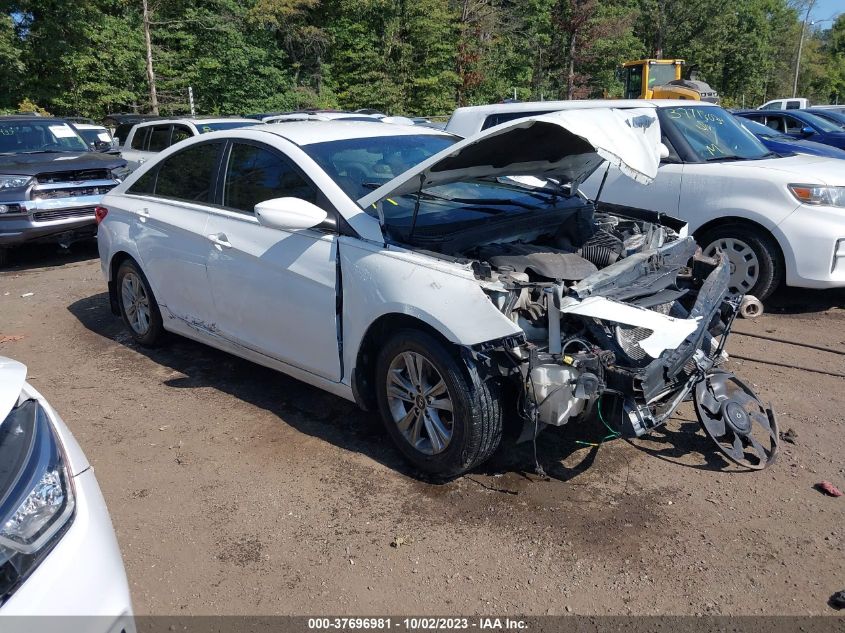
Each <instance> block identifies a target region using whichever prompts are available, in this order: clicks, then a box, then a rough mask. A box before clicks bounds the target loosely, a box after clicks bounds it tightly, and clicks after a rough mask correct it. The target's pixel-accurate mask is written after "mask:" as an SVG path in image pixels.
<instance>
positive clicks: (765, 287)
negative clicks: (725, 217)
mask: <svg viewBox="0 0 845 633" xmlns="http://www.w3.org/2000/svg"><path fill="white" fill-rule="evenodd" d="M724 240H739V241H740V242H744V243H745V244H747V245H748V246H749V247H750V249H751V250H752V251H753V253H754V255H755V256H756V258H757V262H758V264H759V266H758V271H757V279H756V282H755V283H754V284H753V285H751V287H750V288H749V287H733V288H732V290H734V291H735V292H741V293H743V294H749V295H754V296H755V297H757V298H758V299H760V300H761V301H762V300H764V299H766V298H767V297H768V296H769V295H771V294H772V293H773V292H774V291H775V290H777V288H778V287H779V286H780V285H781V283H782V282H783V278H784V270H783V259H782V256H781V252H780V248H779V247H778V245H777V242H775V240H774V238H773V237H772V236H771V235H769V233H767V232H766V231H765V229H755V228H754V227H751V226H748V225H746V224H738V223H728V224H725V225H724V226H719V227H716V228H713V229H710V230H709V231H707V232H705V233H702V234H701V235H700V236H699V239H698V242H699V244H700V245H701V248H702V249H703V250H704V252H705V254H709V251H710V249H711V247H712V246H713V245H714V244H716V243H717V242H720V241H722V242H724ZM725 254H726V255H728V258H730V257H731V252H726V253H725Z"/></svg>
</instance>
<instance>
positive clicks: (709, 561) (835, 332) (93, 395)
mask: <svg viewBox="0 0 845 633" xmlns="http://www.w3.org/2000/svg"><path fill="white" fill-rule="evenodd" d="M30 292H31V293H34V294H33V295H32V296H29V297H22V296H21V295H24V294H26V293H30ZM843 326H845V292H841V291H836V292H789V293H785V294H783V295H781V296H780V297H777V298H776V301H775V305H774V306H771V311H770V312H769V313H767V315H765V316H763V317H761V318H759V319H757V320H754V321H739V322H738V323H737V326H736V330H738V331H741V332H748V333H756V334H761V335H765V336H772V337H777V338H782V339H785V340H790V341H795V342H796V343H805V344H814V345H820V346H824V347H828V348H830V349H831V350H838V351H839V353H838V354H835V353H829V352H823V351H820V350H816V349H810V348H807V347H800V346H793V345H786V344H783V343H776V342H768V341H761V340H759V339H756V338H751V337H748V336H741V335H735V336H734V337H733V338H732V340H731V342H730V344H729V346H728V351H729V352H732V353H734V354H737V355H742V356H746V357H749V358H754V359H757V360H755V361H748V360H733V361H731V364H730V366H731V367H732V368H733V369H734V370H735V371H737V372H738V373H739V374H740V375H741V376H742V377H744V378H746V379H748V380H749V381H750V382H751V383H752V384H754V385H755V387H756V388H757V389H758V390H759V393H760V394H761V396H762V397H763V399H764V400H770V401H771V402H772V403H773V405H774V407H775V410H776V411H777V413H778V416H779V422H780V425H781V430H786V429H787V428H792V429H794V430H795V432H797V434H798V437H797V440H796V443H795V444H794V445H792V444H787V443H783V444H782V445H781V453H780V458H779V460H778V462H777V463H776V464H775V465H774V466H772V467H771V468H769V469H767V470H765V471H762V472H751V473H749V472H741V471H739V470H738V469H735V468H732V467H730V466H728V465H727V464H726V463H725V462H724V461H723V460H722V459H721V458H719V457H718V456H717V454H716V453H715V451H714V450H713V449H711V445H710V444H709V442H708V441H707V440H706V439H705V437H704V435H703V434H702V433H701V432H700V431H699V430H698V424H697V422H695V415H694V413H693V412H692V410H691V408H689V407H688V406H685V407H684V408H682V409H681V411H680V413H679V414H678V415H677V416H676V417H675V419H674V420H673V421H672V422H671V423H670V424H669V425H668V427H667V428H666V429H665V430H664V431H663V432H660V433H657V434H655V435H653V436H651V437H647V438H641V439H639V440H636V441H633V442H631V443H628V442H625V441H622V440H615V441H612V442H608V443H606V444H604V445H602V446H600V447H599V448H591V447H584V446H581V445H578V444H576V443H575V441H576V440H595V439H597V438H600V437H601V436H602V428H601V427H600V426H599V425H596V426H593V425H589V426H586V425H581V426H577V425H571V426H570V427H565V428H564V429H562V430H553V431H551V432H549V433H547V434H545V435H544V436H541V438H542V443H541V448H540V457H541V460H542V462H543V463H544V465H545V466H546V468H547V470H548V472H549V474H550V475H551V478H550V479H549V480H541V479H540V478H538V477H537V476H536V475H534V474H533V460H532V458H531V451H530V446H526V447H514V446H513V445H512V443H507V444H506V445H505V446H504V448H503V450H501V451H500V452H499V453H498V454H497V456H496V457H495V458H494V460H493V462H492V463H490V464H488V465H486V466H484V467H483V468H482V470H480V471H479V472H476V473H473V474H471V475H469V476H466V477H463V478H461V479H459V480H457V481H454V482H452V483H449V484H445V485H433V484H427V483H423V482H421V481H419V480H418V479H416V478H415V477H414V476H413V474H412V473H410V472H409V471H408V469H407V468H406V467H405V465H404V462H402V461H401V460H400V458H399V456H398V454H397V452H396V451H395V450H393V448H392V447H391V445H390V443H389V441H388V440H387V437H386V435H385V434H384V433H383V432H382V429H381V427H380V422H379V421H378V420H377V419H376V417H375V416H374V415H371V414H367V413H363V412H361V411H359V410H358V409H357V408H356V407H355V406H354V405H352V404H350V403H348V402H345V401H343V400H340V399H338V398H335V397H333V396H330V395H328V394H325V393H323V392H321V391H318V390H317V389H314V388H312V387H309V386H307V385H304V384H302V383H300V382H297V381H295V380H293V379H290V378H287V377H286V376H284V375H282V374H278V373H275V372H273V371H270V370H267V369H264V368H262V367H259V366H256V365H253V364H251V363H248V362H246V361H242V360H239V359H237V358H235V357H233V356H228V355H226V354H223V353H221V352H217V351H215V350H212V349H211V348H208V347H205V346H202V345H199V344H196V343H193V342H190V341H187V340H184V339H174V340H173V341H172V342H171V344H170V345H169V346H167V347H165V348H161V349H157V350H152V351H151V350H146V349H141V348H138V347H137V346H135V345H134V344H133V343H132V342H131V340H130V338H129V336H128V335H127V334H126V333H125V332H124V329H123V325H122V323H121V322H120V321H119V319H117V318H116V317H114V316H112V315H111V313H110V311H109V307H108V299H107V296H106V292H105V283H104V281H103V279H102V277H101V275H100V268H99V261H98V260H97V259H96V246H95V245H91V244H81V245H77V246H75V247H74V249H73V250H72V251H71V252H70V253H64V254H56V252H55V250H53V249H52V248H44V249H30V250H26V251H23V252H21V253H20V254H18V257H17V259H16V262H15V264H14V265H13V266H12V267H11V268H9V269H7V270H4V271H2V272H0V340H2V335H7V336H10V335H11V336H22V337H23V338H21V339H19V340H12V341H7V342H4V343H0V355H4V356H11V357H12V358H15V359H17V360H20V361H22V362H24V363H26V364H27V365H28V366H29V373H30V380H31V382H32V383H33V384H34V385H35V386H36V387H37V388H38V389H39V390H40V391H41V392H42V393H43V394H44V395H45V396H46V397H47V398H48V399H49V401H50V402H51V404H52V405H53V406H54V407H55V408H56V409H57V410H58V411H59V412H60V413H61V415H62V416H63V417H64V419H65V421H66V422H67V424H68V426H69V427H70V428H71V430H72V431H73V433H74V434H75V436H76V438H77V439H78V440H79V443H80V444H81V445H82V447H83V449H84V450H85V452H86V454H87V456H88V458H89V460H90V461H91V463H92V464H93V466H94V468H95V470H96V473H97V478H98V480H99V482H100V486H101V487H102V489H103V493H104V495H105V497H106V501H107V502H108V505H109V510H110V511H111V516H112V520H113V522H114V525H115V528H116V530H117V536H118V540H119V541H120V545H121V549H122V551H123V557H124V560H125V562H126V570H127V573H128V576H129V583H130V588H131V591H132V595H133V601H134V606H135V610H136V612H137V613H138V614H183V615H188V614H191V615H194V614H315V615H324V614H327V613H331V614H440V615H453V614H467V615H468V614H474V613H485V614H489V613H495V614H497V615H508V614H514V615H516V614H526V615H529V614H530V615H542V614H546V613H551V614H558V613H566V612H574V613H585V614H665V613H672V614H693V613H703V614H794V615H805V614H832V613H834V612H833V611H832V610H831V609H830V607H828V606H827V604H826V603H827V599H828V597H829V596H830V595H831V594H832V593H833V592H835V591H838V590H840V589H843V588H845V569H844V568H843V564H842V563H843V543H845V521H843V517H845V497H842V498H839V499H834V498H830V497H826V496H823V495H822V494H820V493H819V492H817V491H815V490H814V489H813V485H814V484H815V483H817V482H819V481H821V480H825V479H827V480H830V481H832V482H833V483H834V484H835V485H837V486H838V487H840V488H845V460H843V457H842V456H843V451H844V450H845V414H843V410H845V394H844V393H843V388H844V387H845V379H843V378H842V377H837V376H832V375H828V374H824V373H812V372H809V371H805V370H801V369H798V367H804V368H811V369H815V370H820V371H823V372H824V371H826V372H832V373H839V374H842V373H843V372H845V362H843V361H845V357H844V356H843V355H842V354H843V350H845V327H843ZM760 360H764V361H765V360H767V361H773V362H776V363H784V364H787V365H791V366H792V367H780V366H776V365H771V364H766V363H762V362H757V361H760Z"/></svg>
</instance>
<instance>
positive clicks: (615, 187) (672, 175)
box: [581, 164, 684, 217]
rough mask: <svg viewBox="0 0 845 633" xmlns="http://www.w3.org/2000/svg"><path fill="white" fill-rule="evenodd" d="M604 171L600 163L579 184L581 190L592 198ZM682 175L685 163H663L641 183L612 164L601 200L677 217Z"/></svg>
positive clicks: (596, 191)
mask: <svg viewBox="0 0 845 633" xmlns="http://www.w3.org/2000/svg"><path fill="white" fill-rule="evenodd" d="M604 172H605V167H604V166H602V167H601V168H599V169H597V170H596V171H595V172H593V175H592V176H590V177H589V178H588V179H587V180H586V181H585V182H584V184H582V185H581V191H582V192H584V194H585V195H586V196H587V197H589V198H595V196H596V194H597V193H598V190H599V186H600V185H601V180H602V177H603V176H604ZM683 177H684V165H681V164H662V165H660V167H659V168H658V170H657V178H655V179H654V181H653V182H652V183H651V184H649V185H641V184H640V183H638V182H635V181H634V180H632V179H631V178H628V177H627V176H626V175H624V174H623V173H622V172H621V171H619V170H618V169H616V168H614V167H612V168H611V169H610V171H609V172H608V174H607V181H606V182H605V184H604V188H603V189H602V191H601V196H600V200H602V201H604V202H610V203H613V204H624V205H627V206H629V207H638V208H640V209H649V210H651V211H657V212H659V213H665V214H667V215H671V216H674V217H680V215H679V209H678V202H679V199H680V195H681V182H682V180H683Z"/></svg>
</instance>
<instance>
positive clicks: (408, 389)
mask: <svg viewBox="0 0 845 633" xmlns="http://www.w3.org/2000/svg"><path fill="white" fill-rule="evenodd" d="M386 387H387V404H388V407H389V409H390V413H391V416H392V417H393V421H394V423H395V424H396V426H397V428H398V429H399V432H400V433H401V434H402V436H403V437H404V438H405V440H407V442H408V443H409V444H410V445H411V446H413V447H414V448H415V449H416V450H418V451H420V452H421V453H424V454H426V455H436V454H438V453H442V452H443V451H444V450H446V448H447V447H448V446H449V443H450V442H451V441H452V433H453V430H454V408H453V402H452V398H451V396H450V394H449V389H448V387H447V386H446V382H445V381H444V380H443V377H442V376H441V375H440V372H439V371H437V368H436V367H435V366H434V365H433V364H432V363H431V362H430V361H429V360H428V359H427V358H426V357H425V356H423V355H422V354H418V353H417V352H410V351H406V352H402V353H401V354H398V355H397V356H396V357H395V358H394V359H393V362H391V363H390V367H389V368H388V371H387V385H386Z"/></svg>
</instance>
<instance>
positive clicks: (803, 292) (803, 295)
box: [765, 288, 845, 315]
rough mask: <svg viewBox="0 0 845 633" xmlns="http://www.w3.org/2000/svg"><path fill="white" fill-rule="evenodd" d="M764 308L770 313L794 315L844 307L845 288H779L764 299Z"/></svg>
mask: <svg viewBox="0 0 845 633" xmlns="http://www.w3.org/2000/svg"><path fill="white" fill-rule="evenodd" d="M765 308H766V312H769V313H770V314H796V315H797V314H807V313H810V312H823V311H825V310H829V309H830V308H845V288H831V289H828V290H808V289H806V288H781V289H779V290H778V291H777V292H775V293H774V294H773V295H772V296H771V297H769V298H768V299H766V302H765Z"/></svg>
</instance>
